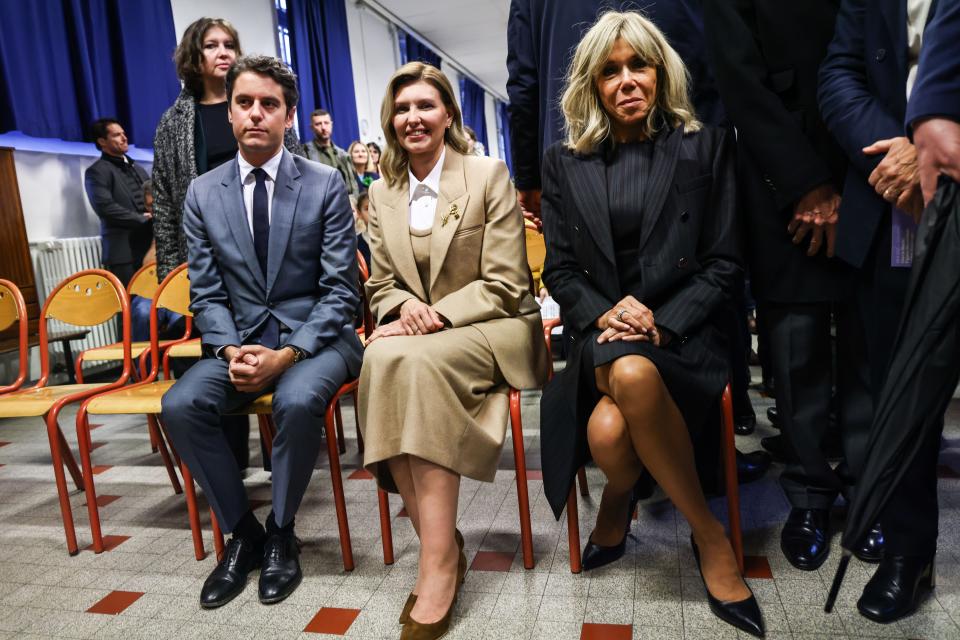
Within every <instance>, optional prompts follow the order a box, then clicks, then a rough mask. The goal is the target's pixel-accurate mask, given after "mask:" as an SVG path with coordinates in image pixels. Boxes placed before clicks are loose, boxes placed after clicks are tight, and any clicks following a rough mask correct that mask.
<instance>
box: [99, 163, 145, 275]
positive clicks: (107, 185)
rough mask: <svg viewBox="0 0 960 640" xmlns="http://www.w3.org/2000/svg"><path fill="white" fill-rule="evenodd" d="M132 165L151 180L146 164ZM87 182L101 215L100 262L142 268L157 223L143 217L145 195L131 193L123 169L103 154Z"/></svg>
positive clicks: (142, 177)
mask: <svg viewBox="0 0 960 640" xmlns="http://www.w3.org/2000/svg"><path fill="white" fill-rule="evenodd" d="M132 166H133V170H134V171H136V172H137V174H138V175H139V176H140V178H141V179H142V180H146V179H147V172H146V171H144V170H143V167H141V166H140V165H138V164H136V163H134V164H133V165H132ZM83 184H84V188H85V189H86V192H87V198H88V199H89V200H90V206H91V207H93V210H94V212H95V213H96V214H97V217H98V218H100V241H101V243H102V247H103V248H102V251H101V253H100V261H101V262H103V264H123V263H126V262H132V263H134V264H135V265H136V267H137V268H139V267H140V263H141V262H142V261H143V256H145V255H146V253H147V251H148V250H149V249H150V243H151V242H152V241H153V225H152V224H151V223H150V221H149V220H147V219H146V218H144V217H143V210H142V206H143V198H142V197H140V198H139V199H138V198H137V197H136V195H137V194H134V193H131V191H130V188H129V186H128V185H127V180H126V179H125V178H124V176H123V169H121V168H120V167H118V166H116V165H115V164H113V163H112V162H110V161H109V160H107V159H106V158H105V157H103V156H101V157H100V159H99V160H97V161H96V162H94V163H93V164H92V165H90V166H89V167H88V168H87V171H86V173H84V176H83ZM124 284H126V283H124Z"/></svg>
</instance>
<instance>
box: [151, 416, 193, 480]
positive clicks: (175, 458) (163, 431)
mask: <svg viewBox="0 0 960 640" xmlns="http://www.w3.org/2000/svg"><path fill="white" fill-rule="evenodd" d="M151 415H152V416H153V419H154V420H156V422H157V427H159V429H160V431H159V434H160V437H161V439H162V440H163V441H164V442H166V443H167V447H169V449H170V454H171V455H172V456H173V462H174V463H175V464H176V465H177V467H178V468H182V467H183V463H182V462H181V461H180V454H179V453H177V448H176V447H174V446H173V440H171V439H170V434H169V433H167V428H166V427H165V426H164V424H163V423H162V422H161V421H160V417H159V416H158V415H157V414H151ZM184 484H186V480H184Z"/></svg>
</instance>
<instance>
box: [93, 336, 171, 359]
mask: <svg viewBox="0 0 960 640" xmlns="http://www.w3.org/2000/svg"><path fill="white" fill-rule="evenodd" d="M174 342H176V340H162V341H161V342H160V348H161V349H163V348H164V347H167V346H169V345H171V344H173V343H174ZM149 349H150V341H149V340H147V341H144V342H134V343H132V344H131V345H130V356H131V357H132V358H134V359H136V358H139V357H140V356H142V355H143V354H144V353H146V352H147V351H148V350H149ZM83 358H84V360H86V361H87V362H92V361H95V360H123V343H122V342H116V343H114V344H108V345H106V346H104V347H96V348H94V349H87V350H86V351H84V352H83Z"/></svg>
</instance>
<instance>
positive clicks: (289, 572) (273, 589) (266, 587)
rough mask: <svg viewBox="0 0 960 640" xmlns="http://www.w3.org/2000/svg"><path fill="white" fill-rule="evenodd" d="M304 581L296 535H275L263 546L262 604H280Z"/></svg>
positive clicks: (261, 571) (268, 538)
mask: <svg viewBox="0 0 960 640" xmlns="http://www.w3.org/2000/svg"><path fill="white" fill-rule="evenodd" d="M301 580H303V572H302V571H300V546H299V541H298V540H297V537H296V536H295V535H293V534H292V533H291V534H280V533H273V534H270V535H269V536H267V541H266V542H265V543H264V545H263V568H262V569H260V584H259V594H260V602H262V603H264V604H272V603H274V602H280V601H281V600H283V599H284V598H286V597H287V596H289V595H290V594H291V593H293V591H294V589H296V588H297V586H298V585H299V584H300V581H301Z"/></svg>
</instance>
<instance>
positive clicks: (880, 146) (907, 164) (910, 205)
mask: <svg viewBox="0 0 960 640" xmlns="http://www.w3.org/2000/svg"><path fill="white" fill-rule="evenodd" d="M863 152H864V153H865V154H866V155H868V156H872V155H876V154H878V153H884V154H886V155H884V157H883V160H881V161H880V164H878V165H877V167H876V168H875V169H874V170H873V171H872V172H871V173H870V176H869V177H868V178H867V181H868V182H869V183H870V186H871V187H873V188H874V190H875V191H876V192H877V193H878V194H879V195H880V197H881V198H883V199H884V200H886V201H887V202H889V203H890V204H892V205H894V206H895V207H898V208H899V209H901V210H903V211H906V212H907V213H909V214H910V215H912V216H913V217H914V219H916V220H918V221H919V218H920V214H921V213H923V193H922V191H921V190H920V169H919V167H918V165H917V149H916V147H914V146H913V145H912V144H911V143H910V140H908V139H907V138H906V137H903V136H900V137H897V138H890V139H888V140H877V141H876V142H874V143H873V144H872V145H870V146H869V147H864V149H863Z"/></svg>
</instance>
